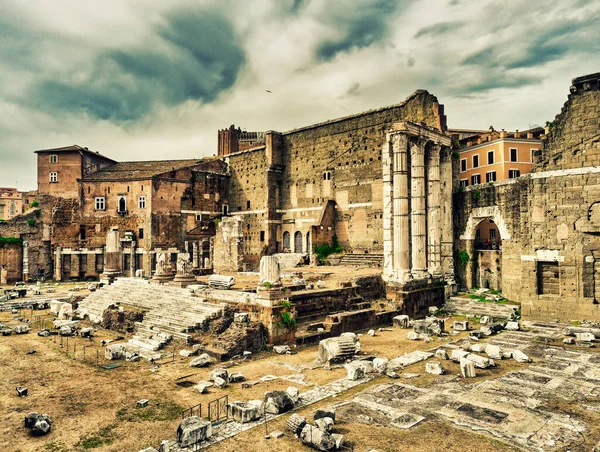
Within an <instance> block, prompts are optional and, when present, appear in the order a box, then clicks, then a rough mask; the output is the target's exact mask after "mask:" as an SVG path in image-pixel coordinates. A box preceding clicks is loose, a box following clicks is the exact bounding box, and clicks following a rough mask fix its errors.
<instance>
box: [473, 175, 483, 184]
mask: <svg viewBox="0 0 600 452" xmlns="http://www.w3.org/2000/svg"><path fill="white" fill-rule="evenodd" d="M480 183H481V175H479V174H474V175H473V176H471V185H477V184H480Z"/></svg>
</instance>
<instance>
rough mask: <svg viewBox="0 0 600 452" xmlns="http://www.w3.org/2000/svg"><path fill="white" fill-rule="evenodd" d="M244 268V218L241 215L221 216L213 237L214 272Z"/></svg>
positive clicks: (235, 270) (230, 271)
mask: <svg viewBox="0 0 600 452" xmlns="http://www.w3.org/2000/svg"><path fill="white" fill-rule="evenodd" d="M243 270H244V220H243V219H242V217H241V216H232V217H223V219H222V220H221V221H220V222H219V224H218V226H217V235H216V236H215V239H214V272H215V273H216V274H220V273H234V272H239V271H243Z"/></svg>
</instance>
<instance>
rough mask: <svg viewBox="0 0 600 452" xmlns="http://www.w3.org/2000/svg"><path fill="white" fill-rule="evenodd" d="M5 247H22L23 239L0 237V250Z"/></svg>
mask: <svg viewBox="0 0 600 452" xmlns="http://www.w3.org/2000/svg"><path fill="white" fill-rule="evenodd" d="M5 245H21V246H23V239H21V238H18V237H2V236H1V235H0V248H2V247H4V246H5Z"/></svg>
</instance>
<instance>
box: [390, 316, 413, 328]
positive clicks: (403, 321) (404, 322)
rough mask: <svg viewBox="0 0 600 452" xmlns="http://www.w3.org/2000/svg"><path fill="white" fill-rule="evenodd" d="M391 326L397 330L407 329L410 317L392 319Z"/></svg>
mask: <svg viewBox="0 0 600 452" xmlns="http://www.w3.org/2000/svg"><path fill="white" fill-rule="evenodd" d="M392 322H393V325H394V326H395V327H397V328H408V324H409V322H410V317H408V316H407V315H397V316H396V317H394V318H393V319H392Z"/></svg>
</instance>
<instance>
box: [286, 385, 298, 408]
mask: <svg viewBox="0 0 600 452" xmlns="http://www.w3.org/2000/svg"><path fill="white" fill-rule="evenodd" d="M285 392H286V394H287V395H288V396H289V397H290V399H292V402H294V404H296V403H298V400H299V399H300V391H299V390H298V388H296V387H295V386H289V387H288V388H287V389H286V391H285Z"/></svg>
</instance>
